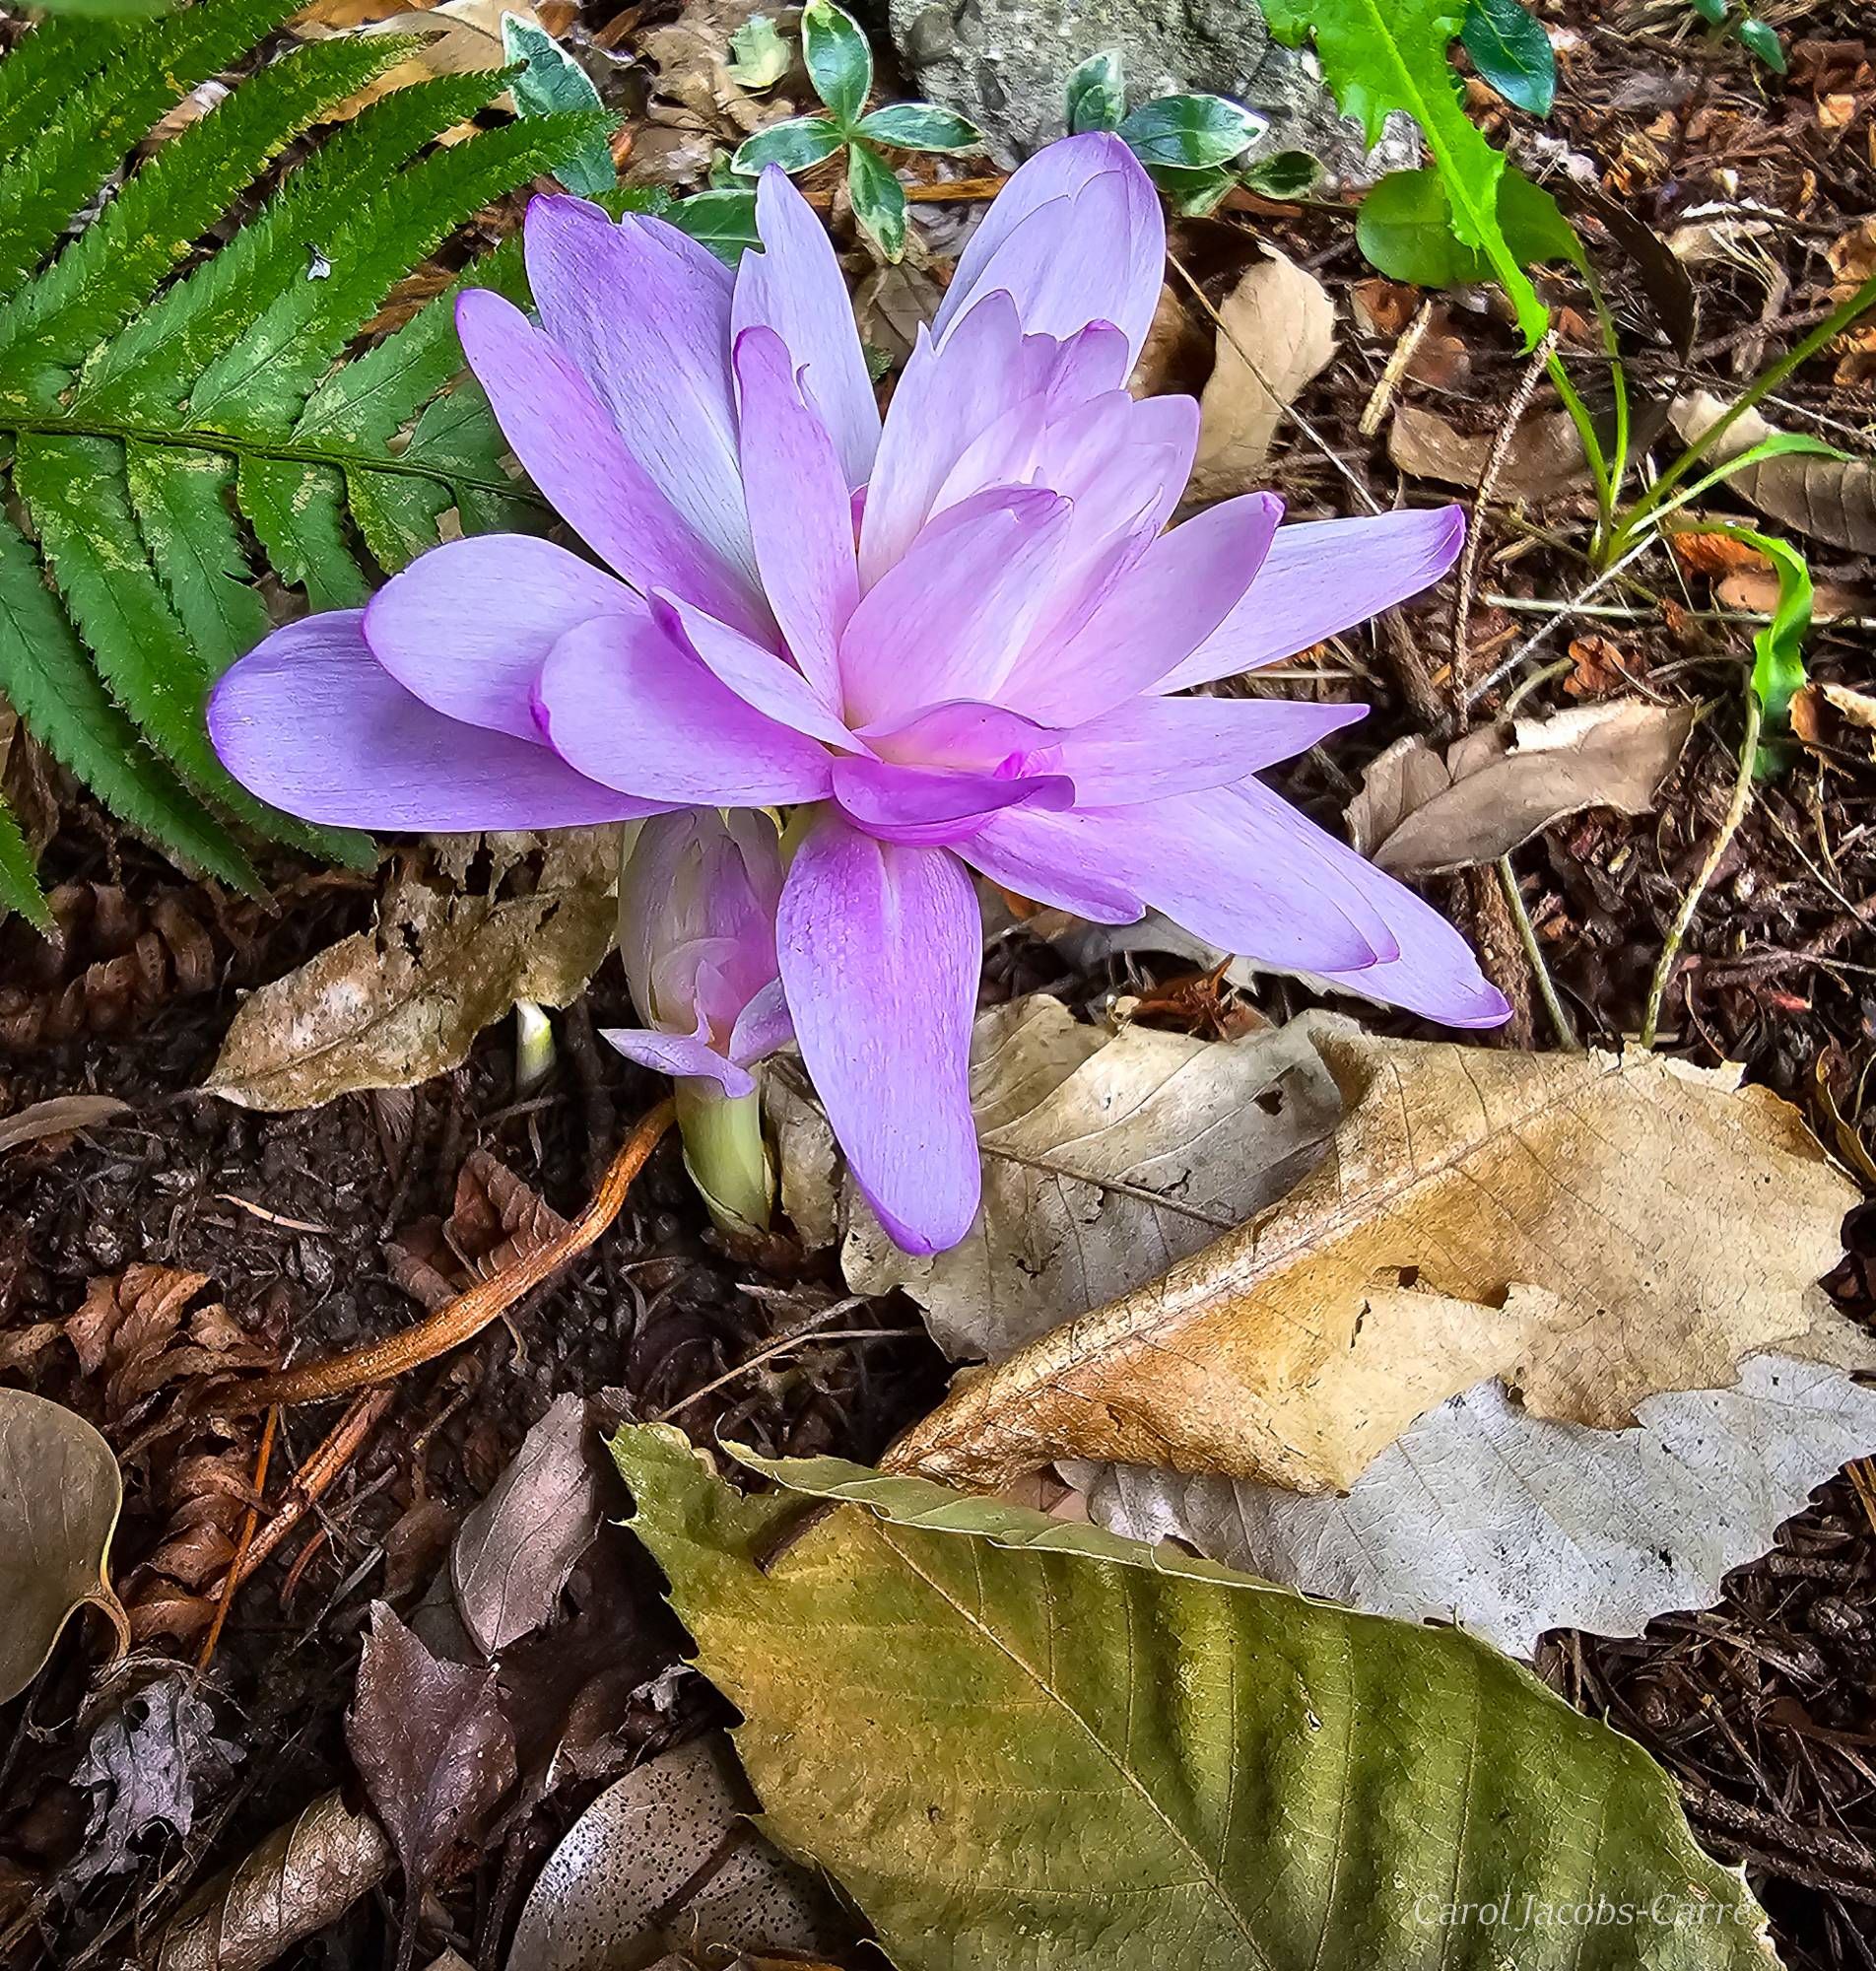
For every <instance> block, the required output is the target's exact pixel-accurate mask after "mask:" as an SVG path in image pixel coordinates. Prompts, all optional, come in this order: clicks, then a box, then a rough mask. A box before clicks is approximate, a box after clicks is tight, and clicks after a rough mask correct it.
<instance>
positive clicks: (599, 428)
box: [456, 288, 768, 631]
mask: <svg viewBox="0 0 1876 1971" xmlns="http://www.w3.org/2000/svg"><path fill="white" fill-rule="evenodd" d="M456 333H457V335H458V336H459V337H460V338H461V340H462V346H463V353H464V354H465V355H466V356H467V358H468V360H469V367H470V369H471V370H473V371H474V372H475V374H476V380H477V381H478V382H479V383H480V384H481V385H482V387H483V388H484V389H485V390H486V391H487V392H488V393H489V402H490V404H491V406H492V407H493V409H494V411H495V415H496V421H497V422H498V423H499V424H500V425H501V427H502V433H503V437H504V438H505V439H506V440H507V442H508V443H509V444H510V445H512V446H513V447H514V453H515V456H516V457H517V458H519V459H520V461H521V463H522V465H523V466H524V467H526V469H527V474H528V477H529V478H530V479H532V480H533V481H534V483H535V485H536V486H538V487H539V488H540V489H541V492H542V494H543V495H544V496H545V498H546V499H547V501H548V504H549V505H550V506H552V507H553V509H554V510H555V511H556V512H557V513H559V514H560V515H561V516H562V518H564V519H565V520H566V521H567V523H568V525H569V526H570V527H571V528H572V529H573V531H574V532H575V533H576V534H578V535H579V537H580V538H581V539H582V540H583V541H584V542H585V543H586V545H587V546H588V547H589V548H591V549H592V551H593V552H594V553H595V554H596V555H598V556H599V557H600V558H601V559H602V560H603V561H605V562H607V563H608V564H609V565H610V566H611V567H613V568H615V569H617V570H618V572H619V574H620V575H621V576H622V577H624V578H625V579H626V580H627V581H629V582H631V583H632V584H633V586H634V587H636V588H639V589H651V588H660V587H662V588H669V589H672V590H674V591H675V592H676V593H678V594H680V595H683V596H685V597H687V598H688V599H689V600H690V601H693V602H696V603H697V604H699V605H700V606H701V607H703V608H705V609H707V610H709V611H710V613H711V614H712V615H715V616H721V617H722V618H723V619H724V620H725V621H726V622H733V623H736V624H738V625H739V626H740V627H742V628H744V629H749V630H755V631H760V630H761V629H762V628H763V627H764V626H765V625H766V623H767V621H768V610H767V608H766V607H765V605H764V603H763V601H762V597H761V594H760V592H759V591H758V589H757V586H756V584H755V582H754V580H753V578H750V577H748V576H747V575H744V574H741V573H739V572H737V571H736V570H734V569H732V568H731V567H730V565H729V564H728V563H727V562H725V561H724V560H723V558H722V556H721V555H719V554H717V553H716V552H715V551H714V550H713V549H711V548H708V547H706V546H705V545H704V543H703V540H702V539H701V538H700V537H699V536H698V535H697V534H696V533H695V532H694V531H693V530H692V529H691V528H690V527H689V526H688V525H687V524H686V523H685V521H684V520H683V519H681V518H680V517H679V515H678V512H677V510H676V509H675V508H674V507H673V506H672V505H671V503H670V501H669V500H667V499H666V498H665V496H664V495H663V493H661V492H660V491H659V490H658V488H657V486H656V485H654V484H653V483H652V480H651V478H650V476H649V475H648V474H647V473H646V471H645V469H644V468H643V466H641V465H640V464H639V463H638V461H637V459H636V458H634V456H633V455H632V453H631V452H630V451H628V450H627V448H626V444H625V441H624V440H623V439H622V438H621V437H620V436H619V430H618V427H617V426H616V425H615V424H614V423H613V418H612V413H611V412H610V411H609V410H608V409H607V408H606V406H605V405H604V404H602V403H601V402H600V401H599V399H598V398H597V397H596V396H595V395H594V394H593V390H592V386H591V385H590V384H589V383H588V382H587V381H586V378H585V377H584V376H583V375H581V374H580V373H579V371H578V370H577V369H576V368H575V367H574V365H573V362H572V359H571V358H570V357H569V356H568V354H567V353H566V351H565V350H563V349H561V348H560V347H558V346H557V345H556V344H555V343H554V342H553V341H552V340H550V339H549V337H547V336H545V335H543V334H542V333H541V331H540V330H539V329H538V328H536V327H535V326H534V325H533V324H532V323H531V322H530V321H529V320H528V318H527V317H526V315H524V314H523V313H522V312H521V310H520V309H519V308H517V307H516V306H514V305H513V303H511V302H508V301H504V300H503V297H502V296H500V295H498V294H492V293H490V292H489V290H487V289H486V288H471V289H469V290H468V291H467V292H466V293H465V294H463V295H462V296H461V297H460V298H459V299H458V300H457V303H456Z"/></svg>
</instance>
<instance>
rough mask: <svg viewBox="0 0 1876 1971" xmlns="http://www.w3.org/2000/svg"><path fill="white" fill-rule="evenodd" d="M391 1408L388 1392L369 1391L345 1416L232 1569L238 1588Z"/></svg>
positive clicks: (327, 1487)
mask: <svg viewBox="0 0 1876 1971" xmlns="http://www.w3.org/2000/svg"><path fill="white" fill-rule="evenodd" d="M390 1406H391V1392H390V1391H389V1390H368V1391H367V1392H366V1393H364V1394H363V1395H362V1396H359V1397H357V1398H356V1399H355V1400H354V1401H353V1402H352V1404H351V1405H350V1406H349V1407H348V1408H347V1410H346V1413H345V1415H344V1416H342V1417H341V1418H340V1419H339V1421H338V1422H337V1423H336V1424H334V1425H333V1427H332V1429H331V1430H330V1431H329V1432H328V1433H327V1434H326V1436H325V1438H324V1439H323V1440H322V1441H321V1443H320V1445H319V1448H318V1450H317V1451H315V1452H314V1453H313V1454H312V1456H311V1457H310V1458H308V1459H307V1460H306V1461H305V1463H304V1464H302V1466H301V1467H300V1470H299V1473H298V1475H297V1476H296V1477H295V1479H294V1481H293V1483H292V1484H291V1485H290V1486H288V1488H287V1492H286V1496H285V1497H284V1498H283V1499H282V1500H281V1502H280V1506H279V1509H278V1511H276V1513H275V1514H274V1517H273V1518H272V1519H271V1520H269V1521H268V1522H267V1524H266V1526H265V1527H263V1528H262V1529H261V1530H260V1531H259V1533H258V1534H257V1535H256V1536H255V1538H254V1542H253V1544H252V1546H250V1547H249V1549H248V1551H247V1554H246V1556H245V1557H244V1558H243V1559H242V1560H241V1561H240V1562H239V1565H238V1570H237V1569H236V1568H234V1567H231V1568H230V1570H229V1572H230V1574H231V1575H232V1576H233V1578H234V1587H235V1588H238V1587H239V1586H240V1585H241V1583H242V1582H243V1581H246V1580H247V1579H249V1577H250V1576H252V1575H253V1574H254V1573H255V1572H257V1571H258V1570H259V1569H260V1568H261V1567H263V1566H265V1565H266V1563H267V1562H268V1561H269V1560H270V1559H271V1558H272V1557H273V1553H274V1550H275V1548H276V1547H278V1546H279V1545H280V1544H281V1542H282V1541H283V1540H285V1539H286V1537H287V1535H288V1534H289V1533H290V1532H292V1531H293V1529H294V1528H295V1527H297V1526H298V1525H299V1524H300V1522H301V1521H302V1520H303V1519H304V1518H305V1517H306V1515H307V1514H308V1513H309V1512H311V1511H312V1509H313V1507H314V1506H316V1505H317V1504H318V1503H319V1501H320V1500H321V1499H322V1498H324V1496H325V1495H326V1493H327V1492H329V1491H330V1490H331V1489H332V1484H333V1481H334V1480H335V1479H336V1478H337V1477H338V1475H339V1473H340V1472H342V1471H343V1470H344V1469H345V1467H346V1466H347V1465H348V1464H350V1463H351V1461H353V1459H354V1458H356V1457H357V1456H358V1452H359V1447H360V1446H361V1445H363V1444H364V1442H365V1440H366V1439H367V1438H368V1437H369V1436H370V1434H371V1432H372V1430H373V1429H374V1428H375V1427H376V1425H377V1422H378V1419H379V1418H380V1417H382V1416H383V1414H384V1412H385V1411H386V1410H387V1409H389V1408H390ZM230 1592H231V1593H232V1592H233V1591H232V1590H231V1591H230Z"/></svg>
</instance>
